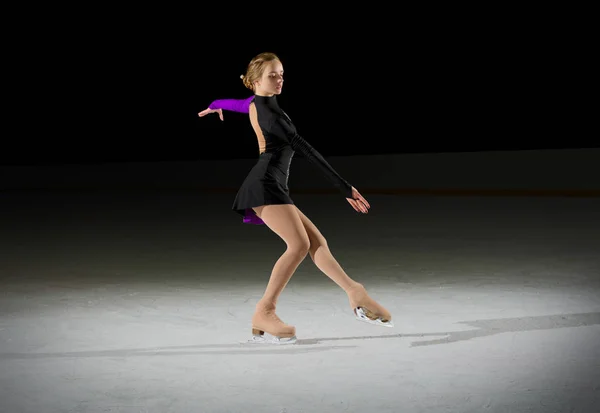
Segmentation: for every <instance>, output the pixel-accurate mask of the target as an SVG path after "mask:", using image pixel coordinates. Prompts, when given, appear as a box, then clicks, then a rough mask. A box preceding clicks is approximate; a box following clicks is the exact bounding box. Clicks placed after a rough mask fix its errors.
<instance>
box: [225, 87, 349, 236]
mask: <svg viewBox="0 0 600 413" xmlns="http://www.w3.org/2000/svg"><path fill="white" fill-rule="evenodd" d="M253 102H254V105H255V107H256V113H257V117H258V124H259V126H260V129H261V130H262V133H263V136H264V139H265V151H264V152H262V153H261V154H260V155H259V157H258V160H257V162H256V164H255V165H254V166H253V167H252V169H251V170H250V172H249V173H248V175H247V176H246V179H245V180H244V182H243V183H242V185H241V187H240V188H239V190H238V192H237V195H236V196H235V200H234V202H233V206H232V209H233V210H234V211H235V212H237V213H238V214H240V215H242V217H243V218H244V220H243V222H244V223H248V224H256V225H261V224H264V222H263V221H262V220H261V219H260V218H259V217H257V216H256V214H255V213H254V210H253V209H252V208H253V207H258V206H261V205H278V204H293V203H294V201H293V200H292V198H291V197H290V190H289V187H288V178H289V172H290V165H291V162H292V158H293V156H294V153H295V152H296V151H298V152H300V153H302V155H304V156H305V157H306V158H307V159H308V160H309V161H310V162H312V163H313V164H315V165H317V166H318V167H319V168H320V169H321V171H322V172H323V173H324V174H325V176H326V177H327V178H328V179H329V180H330V181H331V182H332V183H333V185H334V186H335V187H337V188H338V189H339V190H340V191H341V192H342V194H343V195H344V196H345V197H346V198H352V186H351V185H350V184H349V183H348V182H346V180H344V179H343V178H342V177H341V176H340V175H339V174H338V173H337V172H336V171H335V170H334V169H333V168H332V167H331V165H329V163H328V162H327V161H326V160H325V159H324V158H323V156H321V154H319V153H318V152H317V151H316V150H315V149H314V148H313V147H312V146H311V145H310V144H309V143H308V142H306V141H305V140H304V139H303V138H302V137H301V136H300V135H298V133H297V131H296V127H295V126H294V124H293V123H292V120H291V119H290V118H289V116H288V115H287V114H286V113H285V112H284V111H283V110H282V109H281V108H280V107H279V105H278V103H277V97H276V96H275V95H274V96H259V95H255V96H254V98H253Z"/></svg>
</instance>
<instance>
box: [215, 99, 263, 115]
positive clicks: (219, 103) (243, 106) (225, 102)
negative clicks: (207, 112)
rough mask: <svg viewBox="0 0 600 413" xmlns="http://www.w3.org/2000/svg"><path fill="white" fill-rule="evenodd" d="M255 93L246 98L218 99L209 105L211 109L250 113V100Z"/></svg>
mask: <svg viewBox="0 0 600 413" xmlns="http://www.w3.org/2000/svg"><path fill="white" fill-rule="evenodd" d="M253 98H254V95H252V96H250V97H249V98H246V99H218V100H215V101H213V102H212V103H211V104H210V105H208V108H209V109H212V110H215V109H224V110H229V111H232V112H240V113H248V108H249V106H250V102H251V101H252V99H253Z"/></svg>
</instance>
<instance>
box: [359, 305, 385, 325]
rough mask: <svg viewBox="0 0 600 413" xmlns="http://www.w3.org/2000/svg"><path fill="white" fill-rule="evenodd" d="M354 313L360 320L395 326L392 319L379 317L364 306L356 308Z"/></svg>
mask: <svg viewBox="0 0 600 413" xmlns="http://www.w3.org/2000/svg"><path fill="white" fill-rule="evenodd" d="M354 315H355V316H356V319H357V320H358V321H363V322H365V323H369V324H375V325H378V326H382V327H394V323H393V322H392V320H383V319H382V318H381V317H377V316H375V315H374V314H372V313H371V312H369V311H368V310H365V309H364V308H362V307H357V308H355V309H354Z"/></svg>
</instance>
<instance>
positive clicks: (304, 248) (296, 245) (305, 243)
mask: <svg viewBox="0 0 600 413" xmlns="http://www.w3.org/2000/svg"><path fill="white" fill-rule="evenodd" d="M287 247H288V253H290V254H294V256H297V257H298V258H301V259H304V257H306V255H308V251H309V249H310V241H309V240H308V237H298V238H296V239H294V240H292V241H290V242H288V243H287Z"/></svg>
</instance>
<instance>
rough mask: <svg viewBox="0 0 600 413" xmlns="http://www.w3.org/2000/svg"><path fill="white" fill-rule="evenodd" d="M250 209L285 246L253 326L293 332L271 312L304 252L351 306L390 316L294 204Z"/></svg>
mask: <svg viewBox="0 0 600 413" xmlns="http://www.w3.org/2000/svg"><path fill="white" fill-rule="evenodd" d="M254 211H255V212H256V215H258V216H259V217H260V218H261V219H262V220H263V221H264V223H265V224H266V225H267V226H268V227H269V228H270V229H271V230H272V231H273V232H274V233H276V234H277V235H278V236H279V237H281V239H282V240H283V241H284V242H285V243H286V245H287V248H286V250H285V252H284V253H283V254H282V255H281V257H279V259H278V260H277V262H276V263H275V265H274V266H273V270H272V272H271V276H270V278H269V283H268V284H267V288H266V290H265V293H264V295H263V297H262V298H261V299H260V300H259V302H258V304H257V305H256V313H255V315H254V317H253V327H255V328H257V329H261V330H264V331H267V332H269V333H270V334H273V335H278V336H280V337H290V336H293V335H294V334H295V328H294V327H293V326H288V325H285V324H283V323H282V322H281V320H279V318H278V317H277V316H276V315H275V307H276V305H277V300H278V299H279V296H280V295H281V293H282V291H283V290H284V288H285V286H286V285H287V284H288V282H289V280H290V278H292V275H293V274H294V272H295V271H296V269H297V268H298V266H299V265H300V263H301V262H302V261H303V260H304V258H305V257H306V255H307V254H310V257H311V258H312V260H313V262H314V263H315V264H316V266H317V267H318V268H319V269H320V270H321V271H322V272H323V273H324V274H325V275H327V276H328V277H329V278H330V279H331V280H332V281H333V282H335V283H336V284H337V285H338V286H339V287H341V288H342V289H343V290H344V291H345V292H346V294H348V298H349V300H350V305H351V307H352V308H353V309H354V308H356V307H357V306H364V307H368V308H369V309H370V310H371V311H373V312H374V313H376V314H379V315H381V316H382V317H383V318H385V319H391V315H390V314H389V312H388V311H387V310H386V309H384V308H383V307H381V306H380V305H379V304H377V303H376V302H375V301H374V300H372V299H371V298H370V297H369V296H368V294H367V292H366V290H365V288H364V287H363V285H362V284H360V283H358V282H356V281H354V280H353V279H351V278H350V277H349V276H348V274H346V272H345V271H344V269H343V268H342V267H341V266H340V264H339V263H338V262H337V260H336V259H335V258H334V257H333V255H332V254H331V251H330V249H329V247H328V245H327V240H326V239H325V237H324V236H323V235H322V234H321V232H320V231H319V230H318V228H317V227H316V226H315V225H314V224H313V223H312V222H311V221H310V219H308V218H307V217H306V215H304V213H302V211H300V210H299V209H298V208H297V207H296V206H295V205H290V204H288V205H265V206H260V207H256V208H254Z"/></svg>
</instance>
